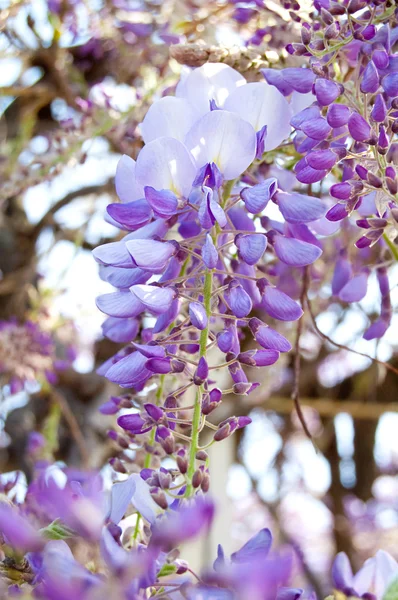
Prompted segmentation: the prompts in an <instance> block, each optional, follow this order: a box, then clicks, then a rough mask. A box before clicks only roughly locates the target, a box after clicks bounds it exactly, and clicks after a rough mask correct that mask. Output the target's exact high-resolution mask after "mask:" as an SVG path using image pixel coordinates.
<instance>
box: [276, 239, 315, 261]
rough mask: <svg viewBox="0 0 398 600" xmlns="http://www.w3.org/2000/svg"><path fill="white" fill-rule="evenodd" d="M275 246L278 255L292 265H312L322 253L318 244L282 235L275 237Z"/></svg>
mask: <svg viewBox="0 0 398 600" xmlns="http://www.w3.org/2000/svg"><path fill="white" fill-rule="evenodd" d="M274 248H275V253H276V255H277V257H278V258H279V259H280V260H281V261H282V262H284V263H285V264H287V265H290V266H292V267H305V266H306V265H311V264H312V263H313V262H315V261H316V259H317V258H319V257H320V255H321V254H322V250H321V249H320V248H317V246H313V245H312V244H308V243H307V242H302V241H301V240H296V239H294V238H286V237H283V236H281V235H278V236H277V237H276V238H275V241H274Z"/></svg>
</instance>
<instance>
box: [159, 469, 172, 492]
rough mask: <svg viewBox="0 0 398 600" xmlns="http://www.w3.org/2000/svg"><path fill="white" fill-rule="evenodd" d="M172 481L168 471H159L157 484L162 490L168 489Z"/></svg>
mask: <svg viewBox="0 0 398 600" xmlns="http://www.w3.org/2000/svg"><path fill="white" fill-rule="evenodd" d="M171 482H172V477H171V475H170V473H168V472H167V473H165V472H164V471H159V484H160V487H161V488H162V490H168V489H169V487H170V484H171Z"/></svg>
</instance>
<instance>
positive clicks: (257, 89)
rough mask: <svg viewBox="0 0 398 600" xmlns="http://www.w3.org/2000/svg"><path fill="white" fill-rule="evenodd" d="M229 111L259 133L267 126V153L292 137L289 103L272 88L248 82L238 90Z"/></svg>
mask: <svg viewBox="0 0 398 600" xmlns="http://www.w3.org/2000/svg"><path fill="white" fill-rule="evenodd" d="M224 108H225V110H230V111H231V112H234V113H236V114H238V115H239V116H240V117H242V119H244V120H245V121H247V122H248V123H250V124H251V125H252V127H253V128H254V130H255V131H260V129H261V128H262V127H264V126H265V125H266V126H267V136H266V138H265V145H264V150H265V151H266V152H267V151H269V150H273V149H274V148H277V147H278V146H279V145H280V144H281V143H282V142H283V141H284V140H285V139H286V138H288V137H289V135H290V132H291V127H290V125H289V122H290V119H291V116H292V113H291V108H290V105H289V103H288V102H287V100H286V99H285V98H284V97H283V96H282V94H281V93H280V92H279V91H278V90H277V89H276V88H275V87H274V86H272V85H269V84H268V83H265V82H257V83H248V84H246V85H243V86H241V87H239V88H237V89H236V90H235V91H234V92H233V93H232V94H231V95H230V96H229V97H228V98H227V100H226V102H225V105H224Z"/></svg>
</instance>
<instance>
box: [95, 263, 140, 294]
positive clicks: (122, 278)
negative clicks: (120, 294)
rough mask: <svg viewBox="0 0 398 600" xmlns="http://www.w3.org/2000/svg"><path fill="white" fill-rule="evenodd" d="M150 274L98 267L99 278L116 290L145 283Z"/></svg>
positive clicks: (137, 270) (103, 266)
mask: <svg viewBox="0 0 398 600" xmlns="http://www.w3.org/2000/svg"><path fill="white" fill-rule="evenodd" d="M150 276H151V273H149V272H147V271H143V270H142V269H134V268H133V269H125V268H119V267H113V266H105V265H101V266H100V277H101V279H102V280H103V281H107V282H108V283H110V284H111V285H113V286H114V287H116V288H119V289H120V288H129V287H130V286H132V285H134V284H136V283H146V282H147V281H148V279H149V278H150Z"/></svg>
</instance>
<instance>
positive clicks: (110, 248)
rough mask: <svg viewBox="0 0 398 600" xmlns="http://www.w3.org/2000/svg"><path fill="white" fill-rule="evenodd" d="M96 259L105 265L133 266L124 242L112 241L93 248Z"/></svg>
mask: <svg viewBox="0 0 398 600" xmlns="http://www.w3.org/2000/svg"><path fill="white" fill-rule="evenodd" d="M93 256H94V258H95V260H96V261H97V262H98V263H100V264H103V265H114V266H118V267H132V266H133V259H132V258H131V256H130V254H129V252H128V250H127V248H126V244H125V243H124V242H110V243H109V244H102V246H97V248H94V250H93Z"/></svg>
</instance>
